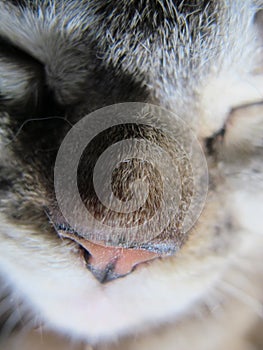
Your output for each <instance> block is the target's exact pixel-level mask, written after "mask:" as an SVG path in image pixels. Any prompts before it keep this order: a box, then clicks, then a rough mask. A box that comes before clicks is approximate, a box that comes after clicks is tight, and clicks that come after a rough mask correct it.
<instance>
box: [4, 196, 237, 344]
mask: <svg viewBox="0 0 263 350" xmlns="http://www.w3.org/2000/svg"><path fill="white" fill-rule="evenodd" d="M215 203H216V202H215ZM219 212H220V211H219V210H218V205H217V204H215V205H214V207H213V206H210V207H209V208H207V209H206V211H205V212H204V213H203V215H202V217H201V218H200V220H199V224H198V225H199V226H197V227H196V228H195V230H196V231H198V234H196V232H195V234H194V235H193V236H190V239H189V242H188V243H187V244H186V245H185V247H183V248H182V250H181V252H179V254H178V255H176V256H174V257H170V258H164V259H162V260H155V261H153V262H150V263H147V264H144V265H142V266H141V267H140V268H138V269H137V270H135V271H134V272H133V273H132V274H131V275H128V276H126V277H125V278H120V279H118V280H115V281H112V282H109V283H107V284H105V285H101V284H100V283H99V282H97V281H96V280H95V278H93V276H92V275H91V273H90V272H89V271H88V270H87V269H86V267H85V264H84V262H83V261H82V260H81V258H80V255H79V254H78V253H77V250H76V246H75V245H74V244H72V243H70V244H68V242H67V241H66V240H65V241H61V240H60V239H58V240H57V241H56V240H54V241H52V242H51V241H47V240H46V239H44V238H45V237H43V234H41V233H37V232H34V231H32V230H27V229H24V230H23V229H21V228H20V227H15V226H12V225H11V224H10V223H8V222H6V220H5V218H3V217H1V222H2V223H3V225H2V228H1V232H2V235H4V234H3V232H5V236H8V235H10V236H11V235H12V237H13V239H12V240H8V239H6V243H5V248H4V249H1V258H2V261H3V263H2V268H3V269H4V271H8V274H7V276H6V278H7V279H9V280H10V282H11V284H13V285H14V287H15V289H16V290H19V291H20V292H21V297H22V298H23V299H24V300H25V301H26V302H27V303H28V304H29V307H30V308H31V309H32V311H33V313H35V314H36V315H37V316H39V318H40V319H43V322H44V326H46V327H48V328H52V329H57V330H59V331H60V332H62V333H65V334H66V335H70V336H71V337H73V338H79V339H85V340H87V341H89V342H93V343H97V342H99V341H103V340H114V339H116V338H118V337H120V336H123V335H128V334H130V333H131V332H132V333H134V332H141V331H142V330H145V329H147V328H151V327H154V326H157V325H159V324H163V323H167V322H169V321H174V320H176V319H177V318H179V317H180V318H181V316H182V315H183V314H187V313H191V314H193V311H194V313H195V312H196V313H198V312H199V311H198V310H200V309H201V305H206V304H212V305H213V304H216V303H217V302H218V301H217V300H216V297H215V296H214V288H215V287H216V286H217V285H218V283H220V280H221V278H222V275H223V274H224V272H225V271H226V270H227V269H228V267H229V262H230V260H229V259H228V255H229V252H231V249H229V247H228V246H227V245H226V246H225V247H224V246H222V247H220V246H216V243H214V236H213V234H211V232H213V230H212V229H211V225H212V222H214V220H211V219H210V220H209V219H208V218H209V217H210V218H211V217H212V216H214V215H215V213H217V215H218V213H219ZM221 215H223V212H222V214H221ZM1 216H2V215H1ZM14 237H16V239H14ZM220 239H221V240H222V237H221V238H220ZM25 241H26V250H21V244H23V245H25ZM213 244H215V246H214V245H213ZM237 251H238V250H237V249H236V252H237ZM236 252H235V253H236ZM18 262H19V264H18Z"/></svg>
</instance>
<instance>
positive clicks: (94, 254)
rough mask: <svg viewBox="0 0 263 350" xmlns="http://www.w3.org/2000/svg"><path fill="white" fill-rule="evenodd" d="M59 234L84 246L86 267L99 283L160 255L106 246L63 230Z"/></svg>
mask: <svg viewBox="0 0 263 350" xmlns="http://www.w3.org/2000/svg"><path fill="white" fill-rule="evenodd" d="M61 235H62V236H64V237H67V238H70V239H72V240H74V241H76V242H77V243H78V244H79V245H81V246H82V247H83V248H84V257H85V259H86V262H87V267H88V269H89V270H90V271H91V272H92V273H93V275H94V276H95V277H96V279H97V280H99V281H100V282H101V283H105V282H109V281H111V280H113V279H115V278H118V277H122V276H125V275H127V274H129V273H130V272H132V270H133V269H134V268H135V266H137V265H138V264H141V263H144V262H147V261H150V260H153V259H156V258H158V257H160V255H159V254H158V253H154V252H150V251H147V250H143V249H128V248H116V247H106V246H105V245H102V244H100V243H99V244H98V243H92V242H90V241H88V240H86V239H84V238H81V237H79V236H76V235H73V234H70V233H66V232H63V234H61Z"/></svg>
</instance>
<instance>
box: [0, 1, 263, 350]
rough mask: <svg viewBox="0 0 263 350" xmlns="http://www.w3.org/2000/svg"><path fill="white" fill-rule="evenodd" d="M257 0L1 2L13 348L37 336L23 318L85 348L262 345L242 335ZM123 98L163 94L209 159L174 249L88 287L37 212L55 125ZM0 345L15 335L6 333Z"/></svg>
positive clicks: (3, 216)
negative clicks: (200, 200) (188, 226)
mask: <svg viewBox="0 0 263 350" xmlns="http://www.w3.org/2000/svg"><path fill="white" fill-rule="evenodd" d="M261 7H263V3H262V1H254V0H247V1H239V0H231V1H230V0H219V1H213V0H210V1H209V0H202V1H195V0H193V1H188V2H187V1H177V0H173V1H172V0H153V1H150V0H145V1H142V0H133V1H126V0H119V1H117V0H116V1H115V0H106V1H102V0H89V1H88V0H82V1H63V0H61V1H59V0H56V1H55V0H50V1H38V0H32V1H4V0H2V1H0V38H1V40H0V147H1V150H0V222H1V224H0V240H1V242H0V273H1V291H0V292H1V294H0V295H1V303H0V316H1V323H2V324H3V326H2V334H3V336H5V337H7V338H8V337H9V336H10V334H11V331H12V330H13V329H14V328H16V326H18V324H19V323H21V320H22V321H23V322H22V325H23V327H22V328H24V329H26V330H30V329H31V336H30V335H28V337H27V338H26V339H27V340H26V343H25V349H29V346H30V345H28V344H29V343H28V342H30V339H31V338H32V344H35V343H34V342H37V343H38V340H37V341H36V337H35V334H34V331H33V333H32V329H34V327H38V329H40V330H41V332H44V333H45V331H47V330H52V331H53V332H58V333H60V334H64V335H65V336H67V337H69V338H70V339H72V340H74V341H75V342H78V341H83V342H84V343H85V344H89V346H90V345H91V346H94V348H95V349H124V348H125V349H136V350H143V349H153V350H154V349H160V348H163V349H167V350H168V349H174V348H175V347H176V348H177V349H179V350H184V349H190V348H192V347H195V348H196V349H198V350H199V349H200V350H201V349H202V350H204V349H208V350H213V349H214V350H217V349H218V350H219V349H220V350H221V349H225V348H228V347H229V348H231V349H233V350H234V349H238V350H241V349H246V350H247V349H250V347H251V349H257V346H258V349H261V348H262V346H263V343H260V342H261V340H260V339H259V338H257V337H252V336H250V335H249V334H250V333H249V332H250V331H251V329H254V327H255V324H256V323H257V322H258V319H259V318H260V317H262V283H263V271H262V262H261V259H262V257H261V256H262V248H263V235H262V233H263V232H262V231H263V221H262V215H263V163H262V159H263V137H262V135H263V70H262V68H263V65H262V26H263V24H262V23H263V21H262V12H261V11H260V10H261ZM128 101H136V102H149V103H153V104H157V105H159V106H162V107H165V108H167V109H169V110H171V111H173V112H175V113H176V114H177V115H179V116H180V118H182V119H184V120H185V121H186V122H187V123H188V124H189V125H190V126H191V128H192V129H193V130H194V131H195V133H196V135H197V137H198V139H199V141H200V143H201V144H202V147H203V150H204V152H205V154H206V157H207V162H208V171H209V191H208V196H207V201H206V204H205V208H204V210H203V212H202V215H201V216H200V218H199V220H198V222H197V223H196V225H195V226H194V228H193V229H192V230H191V232H190V233H189V238H188V240H187V242H186V243H185V244H184V245H183V246H182V247H181V249H180V250H179V251H178V252H177V254H176V255H174V256H172V257H167V258H163V259H157V260H154V261H152V262H149V263H147V264H142V265H139V266H138V268H136V269H135V270H134V271H133V272H132V273H131V274H129V275H127V276H125V277H124V278H120V279H116V280H114V281H112V282H110V283H108V284H105V285H102V284H100V283H99V282H98V281H97V280H96V279H95V278H94V277H93V276H92V274H91V273H90V272H89V271H88V270H87V268H86V264H85V261H84V260H83V257H82V255H81V254H80V249H79V246H78V245H77V244H76V243H74V242H72V241H70V240H67V239H64V240H62V239H61V238H59V237H58V235H57V232H56V230H55V229H54V228H53V226H52V224H51V223H50V221H49V219H48V217H47V215H46V213H47V210H48V209H50V208H52V207H53V206H54V205H55V196H54V185H53V169H54V162H55V158H56V154H57V151H58V148H59V146H60V144H61V142H62V140H63V138H64V136H65V135H66V133H67V131H68V130H69V129H70V127H71V126H72V125H73V124H74V123H76V122H77V121H79V120H80V119H81V118H82V117H84V116H85V115H86V114H88V113H90V112H91V111H94V110H96V109H98V108H100V107H103V106H107V105H110V104H114V103H119V102H128ZM35 332H37V331H35ZM32 334H33V336H32ZM37 339H39V344H40V343H41V341H40V335H39V338H38V337H37ZM47 339H51V340H52V339H53V338H51V337H48V338H47ZM255 339H257V343H256V340H255ZM5 341H6V342H8V343H4V342H5ZM46 341H47V345H46V348H48V349H51V348H52V346H54V348H56V349H57V348H58V345H54V343H52V344H53V345H50V344H51V343H50V344H49V345H48V341H49V340H46ZM59 342H62V344H63V340H60V339H59ZM65 342H66V343H65V344H66V345H65V346H64V348H67V347H68V348H69V349H70V346H72V345H70V344H68V343H67V341H65ZM2 344H3V345H2V347H1V349H6V348H8V349H14V350H15V349H16V346H17V344H16V343H15V340H12V338H11V340H10V339H9V340H8V339H7V340H3V343H2ZM19 344H20V345H21V340H19ZM32 346H33V345H32ZM39 346H40V345H39ZM77 346H78V345H76V348H77ZM79 346H82V345H79ZM83 346H84V345H83ZM85 346H88V345H85ZM253 346H254V347H253Z"/></svg>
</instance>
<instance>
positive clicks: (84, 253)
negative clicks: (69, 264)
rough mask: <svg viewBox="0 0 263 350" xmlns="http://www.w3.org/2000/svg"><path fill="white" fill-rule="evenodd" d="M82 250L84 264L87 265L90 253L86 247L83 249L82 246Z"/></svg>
mask: <svg viewBox="0 0 263 350" xmlns="http://www.w3.org/2000/svg"><path fill="white" fill-rule="evenodd" d="M82 251H83V258H84V260H85V262H86V264H87V265H88V264H89V259H90V257H91V255H90V253H89V252H88V251H87V250H86V249H84V248H82Z"/></svg>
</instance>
